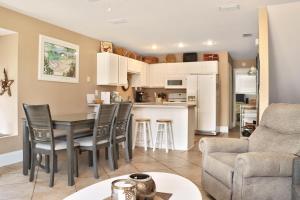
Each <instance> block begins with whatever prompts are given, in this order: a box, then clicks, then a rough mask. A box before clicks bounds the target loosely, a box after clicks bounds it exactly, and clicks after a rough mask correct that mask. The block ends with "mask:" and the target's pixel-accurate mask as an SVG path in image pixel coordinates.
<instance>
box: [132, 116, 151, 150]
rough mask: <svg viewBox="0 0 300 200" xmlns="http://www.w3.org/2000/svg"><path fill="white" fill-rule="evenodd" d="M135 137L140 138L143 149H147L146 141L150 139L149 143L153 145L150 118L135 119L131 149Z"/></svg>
mask: <svg viewBox="0 0 300 200" xmlns="http://www.w3.org/2000/svg"><path fill="white" fill-rule="evenodd" d="M137 137H138V138H142V140H143V143H144V149H145V151H147V148H148V141H150V145H151V146H152V147H153V139H152V131H151V120H150V119H135V136H134V143H133V149H134V148H135V145H136V139H137Z"/></svg>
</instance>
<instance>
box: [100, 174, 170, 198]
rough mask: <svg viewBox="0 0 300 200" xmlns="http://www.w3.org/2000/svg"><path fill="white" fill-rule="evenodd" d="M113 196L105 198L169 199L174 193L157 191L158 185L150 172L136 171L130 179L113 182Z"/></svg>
mask: <svg viewBox="0 0 300 200" xmlns="http://www.w3.org/2000/svg"><path fill="white" fill-rule="evenodd" d="M111 189H112V193H111V197H109V198H107V199H105V200H109V199H111V200H168V199H169V198H170V197H171V196H172V194H170V193H161V192H156V185H155V182H154V180H153V179H152V177H151V176H150V175H148V174H143V173H135V174H131V175H129V177H128V179H117V180H115V181H113V182H112V186H111Z"/></svg>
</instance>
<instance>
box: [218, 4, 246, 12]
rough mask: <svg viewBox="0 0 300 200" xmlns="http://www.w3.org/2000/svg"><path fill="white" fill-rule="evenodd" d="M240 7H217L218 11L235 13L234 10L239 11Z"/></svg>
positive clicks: (227, 5)
mask: <svg viewBox="0 0 300 200" xmlns="http://www.w3.org/2000/svg"><path fill="white" fill-rule="evenodd" d="M240 8H241V7H240V5H239V4H226V5H222V6H219V11H221V12H223V11H224V12H225V11H235V10H240Z"/></svg>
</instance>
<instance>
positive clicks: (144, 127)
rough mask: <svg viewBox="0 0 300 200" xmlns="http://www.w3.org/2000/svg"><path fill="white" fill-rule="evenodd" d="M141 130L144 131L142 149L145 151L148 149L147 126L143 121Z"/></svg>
mask: <svg viewBox="0 0 300 200" xmlns="http://www.w3.org/2000/svg"><path fill="white" fill-rule="evenodd" d="M143 132H144V150H145V151H147V149H148V141H147V139H148V138H147V128H146V122H143Z"/></svg>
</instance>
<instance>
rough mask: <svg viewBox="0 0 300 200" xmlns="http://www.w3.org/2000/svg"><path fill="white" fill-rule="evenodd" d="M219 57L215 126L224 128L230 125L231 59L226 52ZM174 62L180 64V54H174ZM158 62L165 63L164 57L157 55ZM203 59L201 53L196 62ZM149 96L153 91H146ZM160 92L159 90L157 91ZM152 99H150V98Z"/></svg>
mask: <svg viewBox="0 0 300 200" xmlns="http://www.w3.org/2000/svg"><path fill="white" fill-rule="evenodd" d="M207 53H216V52H207ZM217 53H218V55H219V88H220V90H219V95H220V96H219V97H220V98H219V103H218V108H219V109H218V110H219V113H218V116H217V117H218V118H217V125H218V126H226V127H229V126H230V124H231V121H232V120H231V118H232V117H231V114H230V113H231V111H230V110H231V109H232V105H231V104H232V102H231V99H232V98H231V96H232V94H231V91H232V89H230V88H231V87H232V81H231V78H230V77H231V73H232V67H231V65H232V64H233V63H232V59H231V57H230V54H229V53H228V52H226V51H224V52H217ZM175 55H176V61H177V62H182V60H183V57H182V54H175ZM157 57H158V58H159V62H166V60H165V57H166V55H159V56H157ZM202 58H203V53H198V60H199V61H201V60H202ZM145 91H147V92H148V93H149V95H150V98H151V96H152V93H153V89H151V90H150V89H146V90H145ZM159 91H161V90H159ZM151 99H152V98H151Z"/></svg>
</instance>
